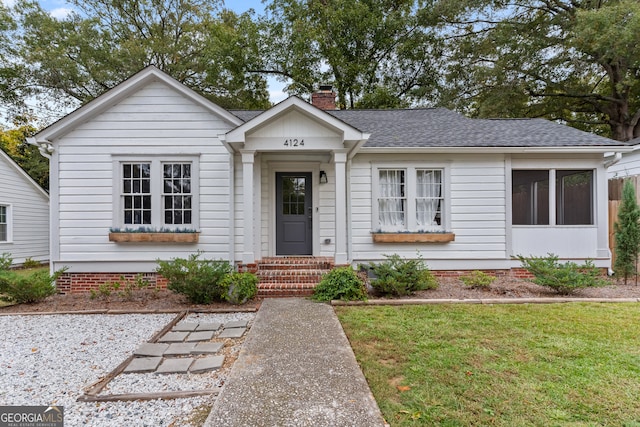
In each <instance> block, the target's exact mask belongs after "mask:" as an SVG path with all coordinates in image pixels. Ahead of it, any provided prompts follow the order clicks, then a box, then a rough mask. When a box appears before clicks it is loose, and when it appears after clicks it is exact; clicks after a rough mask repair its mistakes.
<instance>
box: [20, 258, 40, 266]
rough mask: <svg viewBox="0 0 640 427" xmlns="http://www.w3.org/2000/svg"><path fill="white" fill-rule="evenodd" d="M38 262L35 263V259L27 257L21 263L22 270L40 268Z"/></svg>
mask: <svg viewBox="0 0 640 427" xmlns="http://www.w3.org/2000/svg"><path fill="white" fill-rule="evenodd" d="M40 265H41V264H40V261H36V260H35V259H33V258H31V257H28V258H27V259H25V260H24V262H23V263H22V268H37V267H40Z"/></svg>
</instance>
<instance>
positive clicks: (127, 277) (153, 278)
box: [56, 273, 167, 294]
mask: <svg viewBox="0 0 640 427" xmlns="http://www.w3.org/2000/svg"><path fill="white" fill-rule="evenodd" d="M138 274H142V278H143V279H144V280H145V281H146V282H148V283H149V287H150V288H154V287H155V288H157V289H166V288H167V279H165V278H164V277H162V276H160V275H159V274H157V273H63V274H62V276H60V277H59V278H58V280H56V287H57V288H58V292H60V293H62V294H67V293H72V294H73V293H82V292H89V291H91V290H92V289H96V290H97V289H98V287H99V286H100V285H103V284H105V283H115V282H120V283H124V282H134V281H135V280H136V277H137V276H138Z"/></svg>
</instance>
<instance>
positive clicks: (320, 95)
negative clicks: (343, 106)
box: [311, 86, 337, 110]
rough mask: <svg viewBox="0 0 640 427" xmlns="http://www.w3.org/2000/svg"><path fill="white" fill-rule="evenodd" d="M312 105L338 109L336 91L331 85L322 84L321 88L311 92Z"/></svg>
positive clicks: (326, 108) (322, 108) (320, 107)
mask: <svg viewBox="0 0 640 427" xmlns="http://www.w3.org/2000/svg"><path fill="white" fill-rule="evenodd" d="M311 105H313V106H315V107H318V108H319V109H321V110H337V108H336V93H335V92H334V91H333V87H331V86H320V90H319V91H317V92H314V93H313V94H311Z"/></svg>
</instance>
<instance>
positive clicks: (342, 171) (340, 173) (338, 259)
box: [333, 152, 348, 264]
mask: <svg viewBox="0 0 640 427" xmlns="http://www.w3.org/2000/svg"><path fill="white" fill-rule="evenodd" d="M333 160H334V163H335V168H336V253H335V263H336V264H346V263H347V261H348V255H347V172H346V167H345V165H346V162H347V154H346V153H340V152H334V153H333Z"/></svg>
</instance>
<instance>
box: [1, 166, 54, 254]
mask: <svg viewBox="0 0 640 427" xmlns="http://www.w3.org/2000/svg"><path fill="white" fill-rule="evenodd" d="M25 175H26V174H25V173H24V171H22V170H19V169H18V166H17V165H15V164H14V163H13V162H11V161H9V160H8V159H6V158H5V157H4V154H0V205H6V206H8V208H9V210H10V216H11V218H10V222H11V224H10V227H11V229H12V239H11V241H10V242H0V254H3V253H5V252H8V253H10V254H11V257H12V258H13V262H14V264H22V263H23V262H24V261H25V259H27V258H31V259H33V260H35V261H40V262H45V261H48V260H49V198H48V197H47V196H46V195H45V194H44V193H43V192H42V191H41V190H40V189H39V188H37V187H36V186H35V184H34V183H33V182H31V181H30V180H29V178H27V177H26V176H25Z"/></svg>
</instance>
